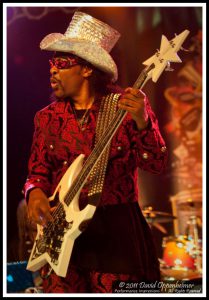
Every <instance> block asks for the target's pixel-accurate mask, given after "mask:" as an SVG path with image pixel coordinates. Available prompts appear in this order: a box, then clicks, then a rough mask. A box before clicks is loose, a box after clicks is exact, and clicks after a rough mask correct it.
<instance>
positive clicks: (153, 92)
mask: <svg viewBox="0 0 209 300" xmlns="http://www.w3.org/2000/svg"><path fill="white" fill-rule="evenodd" d="M75 9H79V10H81V11H83V12H86V13H89V14H91V15H92V16H94V17H96V18H99V19H100V20H102V21H104V22H107V23H108V24H109V25H110V26H112V27H114V28H115V29H117V30H118V31H119V32H120V33H121V38H120V39H119V41H118V43H117V44H116V46H115V48H114V49H113V51H112V56H113V58H114V59H115V62H116V64H117V66H118V69H119V79H118V84H120V85H121V86H122V87H127V86H131V85H132V84H133V83H134V81H135V80H136V78H137V76H138V74H139V72H140V71H142V69H143V65H142V62H143V61H145V60H146V59H148V58H149V57H150V56H152V55H153V54H154V53H155V52H156V49H157V48H159V47H160V41H161V35H162V34H165V35H166V36H167V38H168V39H172V38H173V37H174V34H175V33H177V34H179V33H181V32H182V31H184V30H185V29H188V30H190V34H189V36H188V38H187V40H186V41H185V43H184V45H183V46H184V47H185V48H187V47H190V45H191V43H192V42H191V41H192V38H193V37H194V36H196V35H197V34H198V31H199V30H201V28H202V8H201V7H75V8H73V7H66V8H65V7H8V8H7V184H8V186H7V199H4V201H7V241H8V244H7V249H8V252H7V261H8V262H9V261H16V260H18V257H17V246H16V245H17V241H18V228H17V217H16V211H17V206H18V204H19V202H20V201H21V199H22V198H23V194H22V192H21V191H22V188H23V185H24V182H25V180H26V176H27V162H28V158H29V153H30V147H31V143H32V135H33V129H34V127H33V118H34V115H35V113H36V111H37V110H40V109H41V108H43V107H44V106H46V105H48V104H49V103H50V93H51V88H50V84H49V65H48V59H49V58H50V56H51V53H50V52H47V51H46V52H44V51H41V50H40V48H39V43H40V41H41V39H42V38H43V37H44V36H45V35H47V34H49V33H52V32H60V33H64V32H65V30H66V29H67V27H68V25H69V22H70V20H71V17H72V15H73V13H74V11H75ZM179 56H180V57H181V59H182V61H183V63H184V61H186V60H188V57H189V56H187V53H186V52H180V53H179ZM182 65H183V64H174V65H173V67H174V69H175V71H174V72H166V73H165V72H164V73H163V74H162V75H161V77H160V78H159V81H158V82H157V83H156V84H154V83H153V82H151V81H149V82H148V83H147V84H146V86H145V87H144V91H145V93H146V94H147V95H148V97H149V98H150V102H151V105H152V107H153V110H154V111H155V113H156V114H157V117H158V119H159V125H160V127H161V131H162V135H163V136H164V138H165V140H166V143H167V147H168V150H169V162H168V166H167V168H166V170H165V171H164V172H163V173H162V174H161V175H152V174H148V173H146V172H140V179H139V186H140V194H139V203H140V205H141V207H145V206H147V205H152V206H153V208H154V209H155V210H159V211H163V212H169V213H171V212H172V210H171V203H170V201H169V197H170V196H171V195H173V194H175V193H176V192H177V191H178V190H177V189H176V185H175V183H174V181H175V179H174V178H173V177H172V168H171V165H172V162H173V153H172V149H173V143H172V138H171V137H170V133H169V132H168V131H167V130H166V124H168V123H169V122H170V121H171V108H170V104H169V102H168V101H167V100H166V99H165V95H164V91H165V89H166V88H167V87H169V86H172V85H175V83H176V78H177V77H176V76H177V72H178V70H179V69H180V68H181V67H182ZM164 227H165V228H166V229H167V231H168V234H171V235H172V234H173V226H172V223H168V224H165V225H164ZM153 233H154V236H155V239H156V243H157V247H158V252H159V256H160V255H161V240H162V237H163V236H165V234H163V233H162V232H160V231H159V230H157V229H156V228H154V229H153Z"/></svg>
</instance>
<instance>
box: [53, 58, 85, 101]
mask: <svg viewBox="0 0 209 300" xmlns="http://www.w3.org/2000/svg"><path fill="white" fill-rule="evenodd" d="M50 74H51V78H50V82H51V87H52V89H53V91H54V94H55V96H56V97H57V98H63V99H64V98H66V97H73V96H78V95H79V92H80V89H81V86H82V83H83V81H84V77H83V66H82V65H80V64H79V61H78V60H76V57H73V56H69V55H68V54H58V55H56V56H54V58H53V59H52V60H51V61H50Z"/></svg>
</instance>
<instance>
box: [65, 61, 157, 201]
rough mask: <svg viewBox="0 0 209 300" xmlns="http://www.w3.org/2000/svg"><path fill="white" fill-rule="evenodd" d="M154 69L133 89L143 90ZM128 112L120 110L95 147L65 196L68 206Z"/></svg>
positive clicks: (142, 77)
mask: <svg viewBox="0 0 209 300" xmlns="http://www.w3.org/2000/svg"><path fill="white" fill-rule="evenodd" d="M151 69H152V66H149V67H146V68H145V69H144V70H143V71H142V72H141V73H140V75H139V77H138V78H137V80H136V81H135V83H134V85H133V88H138V89H140V88H142V86H144V84H145V83H146V81H147V76H148V72H149V71H150V70H151ZM126 114H127V111H125V110H122V109H118V110H117V113H116V115H115V117H114V118H113V120H112V121H111V122H110V124H109V125H108V127H107V129H106V130H105V132H104V134H103V135H102V137H101V138H100V140H99V141H98V143H97V144H96V146H95V147H94V149H93V151H92V152H91V154H90V155H89V157H88V158H87V160H86V161H85V163H84V165H83V168H82V170H81V172H80V173H79V175H78V176H77V178H76V180H75V182H74V183H73V184H72V186H71V189H70V190H69V192H68V193H67V194H66V196H65V199H64V201H65V203H66V204H67V205H69V204H70V202H71V201H72V199H73V198H74V197H75V195H76V194H77V192H78V191H79V190H80V189H81V188H82V187H83V185H84V184H85V182H86V179H87V178H88V176H89V174H90V173H91V171H92V169H93V168H94V166H95V165H96V163H97V161H98V160H99V158H100V157H101V155H102V154H103V152H104V151H105V149H106V148H107V146H108V145H109V143H110V141H111V140H112V138H113V136H114V134H115V132H116V131H117V129H118V128H119V126H120V124H121V123H122V121H123V119H124V118H125V116H126Z"/></svg>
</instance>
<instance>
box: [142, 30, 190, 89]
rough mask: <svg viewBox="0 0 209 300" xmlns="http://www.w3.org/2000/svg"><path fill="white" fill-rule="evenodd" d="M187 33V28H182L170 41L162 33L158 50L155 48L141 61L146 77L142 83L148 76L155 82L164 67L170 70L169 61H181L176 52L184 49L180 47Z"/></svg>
mask: <svg viewBox="0 0 209 300" xmlns="http://www.w3.org/2000/svg"><path fill="white" fill-rule="evenodd" d="M188 34H189V30H184V31H183V32H182V33H180V34H178V35H175V37H174V38H173V39H172V40H170V41H169V40H168V39H167V38H166V36H164V35H162V39H161V45H160V50H157V52H156V53H155V54H154V55H153V56H151V57H150V58H149V59H147V60H146V61H144V62H143V65H145V66H147V78H146V80H145V81H144V82H143V85H144V84H145V82H146V81H147V80H148V79H150V78H152V81H154V82H157V80H158V78H159V77H160V75H161V74H162V72H163V71H164V69H165V70H166V71H172V69H171V68H170V62H177V63H180V62H182V61H181V59H180V58H179V56H178V54H177V52H178V51H179V50H185V49H183V48H182V44H183V42H184V41H185V39H186V37H187V36H188Z"/></svg>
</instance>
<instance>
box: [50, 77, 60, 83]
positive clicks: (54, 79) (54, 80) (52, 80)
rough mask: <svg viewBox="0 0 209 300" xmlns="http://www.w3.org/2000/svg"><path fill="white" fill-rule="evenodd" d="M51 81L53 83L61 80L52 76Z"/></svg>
mask: <svg viewBox="0 0 209 300" xmlns="http://www.w3.org/2000/svg"><path fill="white" fill-rule="evenodd" d="M50 82H51V83H60V81H59V80H57V79H56V78H54V77H51V78H50Z"/></svg>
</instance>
